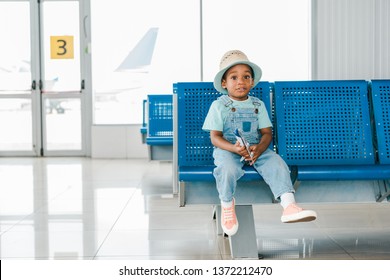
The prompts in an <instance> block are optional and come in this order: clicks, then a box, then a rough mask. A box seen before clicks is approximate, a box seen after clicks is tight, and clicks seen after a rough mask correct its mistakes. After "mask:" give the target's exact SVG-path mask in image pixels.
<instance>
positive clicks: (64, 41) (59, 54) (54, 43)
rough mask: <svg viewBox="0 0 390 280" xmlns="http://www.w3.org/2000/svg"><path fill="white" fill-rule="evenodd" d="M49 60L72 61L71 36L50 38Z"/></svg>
mask: <svg viewBox="0 0 390 280" xmlns="http://www.w3.org/2000/svg"><path fill="white" fill-rule="evenodd" d="M50 58H51V59H73V58H74V47H73V36H50Z"/></svg>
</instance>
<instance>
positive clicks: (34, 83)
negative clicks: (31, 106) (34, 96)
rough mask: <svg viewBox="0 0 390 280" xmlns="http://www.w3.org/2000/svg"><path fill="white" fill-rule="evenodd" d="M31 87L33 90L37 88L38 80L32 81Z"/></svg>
mask: <svg viewBox="0 0 390 280" xmlns="http://www.w3.org/2000/svg"><path fill="white" fill-rule="evenodd" d="M31 89H32V90H36V89H37V82H36V81H35V80H34V81H32V84H31Z"/></svg>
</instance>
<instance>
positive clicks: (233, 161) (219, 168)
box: [213, 148, 244, 202]
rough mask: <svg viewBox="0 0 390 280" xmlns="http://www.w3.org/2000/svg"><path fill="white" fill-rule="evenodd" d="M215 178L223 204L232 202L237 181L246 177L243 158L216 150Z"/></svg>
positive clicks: (214, 153)
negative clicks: (241, 160)
mask: <svg viewBox="0 0 390 280" xmlns="http://www.w3.org/2000/svg"><path fill="white" fill-rule="evenodd" d="M213 156H214V164H215V166H216V168H215V169H214V172H213V174H214V177H215V181H216V185H217V190H218V193H219V199H220V200H221V201H223V202H231V201H232V200H233V196H234V193H235V191H236V186H237V181H238V179H240V178H241V177H242V176H243V175H244V170H243V169H242V166H243V163H242V162H240V159H241V156H240V155H237V154H234V153H231V152H229V151H225V150H222V149H218V148H215V149H214V152H213Z"/></svg>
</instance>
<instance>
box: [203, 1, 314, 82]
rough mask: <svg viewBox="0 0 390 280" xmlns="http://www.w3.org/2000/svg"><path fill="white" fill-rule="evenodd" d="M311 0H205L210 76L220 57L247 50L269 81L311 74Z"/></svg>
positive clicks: (209, 78) (210, 77)
mask: <svg viewBox="0 0 390 280" xmlns="http://www.w3.org/2000/svg"><path fill="white" fill-rule="evenodd" d="M309 2H310V1H309V0H305V1H290V0H274V1H268V0H256V1H255V0H204V1H203V45H204V80H205V81H212V80H213V79H214V75H215V73H217V71H218V67H219V60H220V58H221V57H222V55H223V54H224V53H225V52H226V51H228V50H231V49H240V50H242V51H244V52H245V53H246V54H247V55H248V57H249V59H250V60H251V61H253V62H255V63H256V64H258V65H259V66H260V67H261V68H262V70H263V76H262V80H263V81H275V80H299V79H301V80H302V79H303V80H306V79H308V78H309V57H310V52H309V42H310V41H309V40H310V36H309V30H310V28H309V26H310V20H309V15H310V14H309V12H310V6H309V5H310V3H309Z"/></svg>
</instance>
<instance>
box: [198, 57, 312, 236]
mask: <svg viewBox="0 0 390 280" xmlns="http://www.w3.org/2000/svg"><path fill="white" fill-rule="evenodd" d="M219 67H220V70H219V72H218V73H217V75H216V76H215V78H214V87H215V88H216V89H217V90H218V91H219V92H221V93H223V94H225V95H223V96H221V97H219V98H218V99H217V100H215V101H214V102H213V103H212V104H211V106H210V109H209V112H208V114H207V116H206V119H205V121H204V124H203V128H202V129H203V130H205V131H209V132H210V138H211V142H212V144H213V145H214V151H213V157H214V163H215V165H216V168H215V169H214V172H213V174H214V177H215V179H216V185H217V190H218V193H219V198H220V200H221V208H222V214H221V226H222V229H223V231H224V232H225V233H226V234H227V235H230V236H231V235H234V234H235V233H236V232H237V230H238V221H237V217H236V213H235V201H234V197H233V196H234V192H235V189H236V186H237V180H238V179H240V178H241V176H243V175H244V171H243V169H242V167H243V165H244V164H249V165H251V166H253V167H254V168H255V169H256V171H257V172H258V173H259V174H260V175H261V176H262V177H263V179H264V181H265V182H266V183H267V184H268V185H269V186H270V188H271V191H272V193H273V195H274V197H275V198H280V204H281V206H282V207H283V208H284V211H283V214H282V217H281V221H282V222H284V223H294V222H306V221H312V220H315V219H316V217H317V214H316V213H315V212H314V211H312V210H304V209H302V208H300V207H299V206H298V205H297V204H296V203H295V198H294V188H293V186H292V183H291V179H290V171H289V169H288V166H287V164H286V163H285V162H284V161H283V159H282V158H281V157H280V156H279V155H278V154H276V153H275V152H274V151H272V150H271V149H268V146H269V145H270V143H271V140H272V124H271V121H270V119H269V117H268V113H267V110H266V108H265V105H264V103H263V102H262V101H261V100H260V99H258V98H255V97H250V96H248V94H249V92H250V90H251V89H252V88H253V87H254V86H256V84H257V83H258V82H259V80H260V78H261V74H262V71H261V69H260V67H259V66H257V65H256V64H255V63H252V62H250V61H249V60H248V58H247V56H246V55H245V54H244V53H243V52H241V51H239V50H232V51H228V52H227V53H226V54H224V56H223V57H222V59H221V62H220V66H219ZM235 129H239V130H241V131H242V134H243V136H244V138H246V140H247V141H248V142H249V145H250V148H249V149H250V153H249V152H248V151H247V149H246V148H245V146H241V145H240V143H239V142H238V141H237V140H236V136H235V134H234V131H235ZM242 159H244V160H242Z"/></svg>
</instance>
